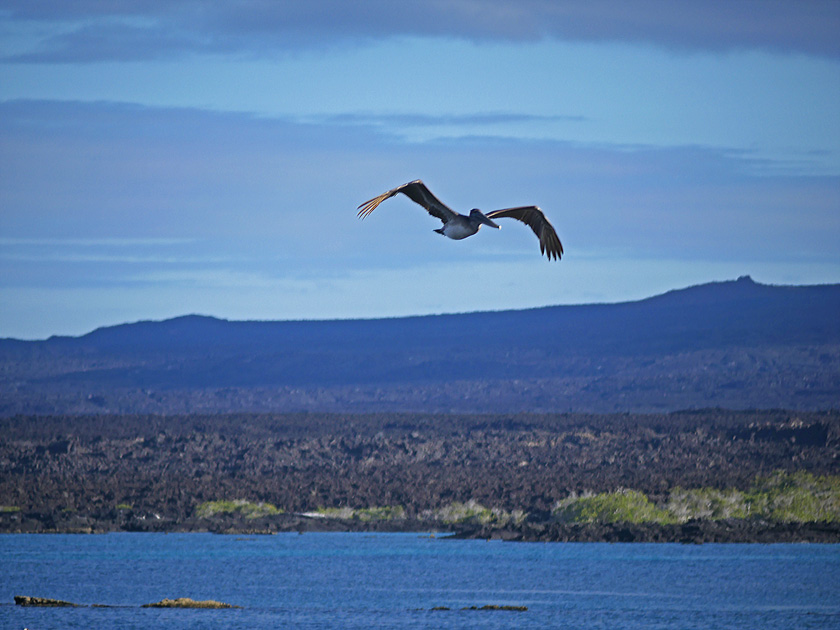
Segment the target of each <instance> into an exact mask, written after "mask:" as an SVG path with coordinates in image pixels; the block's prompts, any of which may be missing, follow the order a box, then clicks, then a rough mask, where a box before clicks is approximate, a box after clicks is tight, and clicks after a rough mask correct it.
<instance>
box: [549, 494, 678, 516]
mask: <svg viewBox="0 0 840 630" xmlns="http://www.w3.org/2000/svg"><path fill="white" fill-rule="evenodd" d="M554 515H555V516H556V517H557V518H558V519H559V520H561V521H563V522H566V523H670V522H673V521H674V518H673V516H672V515H671V514H670V513H669V512H668V511H667V510H663V509H661V508H659V507H657V506H656V505H654V504H653V503H651V501H650V499H648V498H647V496H646V495H645V494H643V493H641V492H638V491H636V490H617V491H615V492H602V493H600V494H594V495H590V496H581V497H578V496H571V497H569V498H568V499H566V500H564V501H561V502H560V504H559V505H558V506H557V508H556V509H555V510H554Z"/></svg>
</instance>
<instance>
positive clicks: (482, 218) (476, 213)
mask: <svg viewBox="0 0 840 630" xmlns="http://www.w3.org/2000/svg"><path fill="white" fill-rule="evenodd" d="M470 223H473V224H475V225H481V224H482V223H483V224H484V225H489V226H490V227H494V228H496V229H497V230H498V229H500V228H501V226H500V225H499V224H497V223H494V222H493V221H491V220H490V219H488V218H487V215H485V214H484V213H483V212H482V211H481V210H479V209H478V208H473V209H472V210H470Z"/></svg>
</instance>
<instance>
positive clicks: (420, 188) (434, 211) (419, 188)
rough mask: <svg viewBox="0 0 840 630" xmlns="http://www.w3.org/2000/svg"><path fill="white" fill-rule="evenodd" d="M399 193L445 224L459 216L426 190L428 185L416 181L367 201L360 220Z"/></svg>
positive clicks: (360, 211)
mask: <svg viewBox="0 0 840 630" xmlns="http://www.w3.org/2000/svg"><path fill="white" fill-rule="evenodd" d="M397 193H402V194H404V195H405V196H406V197H408V198H409V199H411V200H412V201H413V202H414V203H417V204H420V205H421V206H423V207H424V208H425V209H426V211H427V212H428V213H429V214H431V215H432V216H433V217H437V218H438V219H440V220H441V221H443V222H444V223H446V222H447V221H449V220H450V219H452V218H453V217H455V216H457V213H456V212H454V211H452V210H451V209H450V208H449V207H447V206H446V204H444V203H443V202H442V201H441V200H440V199H438V198H437V197H435V196H434V195H433V194H432V192H431V191H430V190H429V189H428V188H426V184H424V183H423V182H422V181H420V180H419V179H415V180H414V181H413V182H408V183H407V184H403V185H402V186H397V187H396V188H392V189H391V190H389V191H388V192H384V193H382V194H381V195H379V196H378V197H374V198H373V199H371V200H370V201H366V202H364V203H363V204H361V205H360V206H359V215H358V216H359V218H360V219H364V218H365V217H366V216H367V215H369V214H370V213H371V212H373V211H374V210H376V208H377V206H378V205H379V204H380V203H382V202H383V201H385V200H386V199H390V198H391V197H393V196H394V195H396V194H397Z"/></svg>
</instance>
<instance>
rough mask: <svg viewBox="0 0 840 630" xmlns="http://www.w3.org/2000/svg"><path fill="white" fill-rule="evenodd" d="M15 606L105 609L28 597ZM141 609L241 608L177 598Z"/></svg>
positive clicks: (25, 596) (147, 605) (16, 602)
mask: <svg viewBox="0 0 840 630" xmlns="http://www.w3.org/2000/svg"><path fill="white" fill-rule="evenodd" d="M15 605H17V606H32V607H41V608H81V607H87V606H90V607H91V608H107V607H108V606H107V605H105V604H76V603H74V602H68V601H64V600H61V599H50V598H48V597H31V596H29V595H15ZM141 608H209V609H221V608H241V606H234V605H233V604H226V603H224V602H217V601H216V600H213V599H207V600H195V599H191V598H189V597H178V598H175V599H168V598H164V599H162V600H161V601H159V602H153V603H151V604H143V605H142V606H141Z"/></svg>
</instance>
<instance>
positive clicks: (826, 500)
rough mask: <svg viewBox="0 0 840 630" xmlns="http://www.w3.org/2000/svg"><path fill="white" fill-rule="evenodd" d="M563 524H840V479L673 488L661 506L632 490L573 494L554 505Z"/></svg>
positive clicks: (803, 475)
mask: <svg viewBox="0 0 840 630" xmlns="http://www.w3.org/2000/svg"><path fill="white" fill-rule="evenodd" d="M554 515H555V517H556V518H557V519H558V520H560V521H562V522H566V523H660V524H671V523H685V522H686V521H689V520H706V521H718V520H724V519H748V518H760V519H765V520H768V521H776V522H787V523H791V522H794V523H813V522H825V523H837V522H840V477H838V476H832V475H825V476H819V477H818V476H814V475H812V474H810V473H807V472H796V473H786V472H777V473H774V474H773V475H770V476H767V477H758V478H756V480H755V482H754V483H753V486H752V487H751V488H750V490H748V491H742V490H738V489H736V488H726V489H723V490H721V489H718V488H696V489H684V488H679V487H678V488H674V489H673V490H672V491H671V493H670V495H669V497H668V501H667V503H666V504H665V505H664V506H661V507H660V506H657V505H655V504H654V503H652V502H651V501H650V499H649V498H648V497H647V496H646V495H645V494H643V493H641V492H638V491H636V490H618V491H616V492H603V493H600V494H591V495H583V496H577V495H572V496H570V497H569V498H567V499H564V500H563V501H561V502H560V503H558V505H557V507H556V508H555V510H554Z"/></svg>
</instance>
